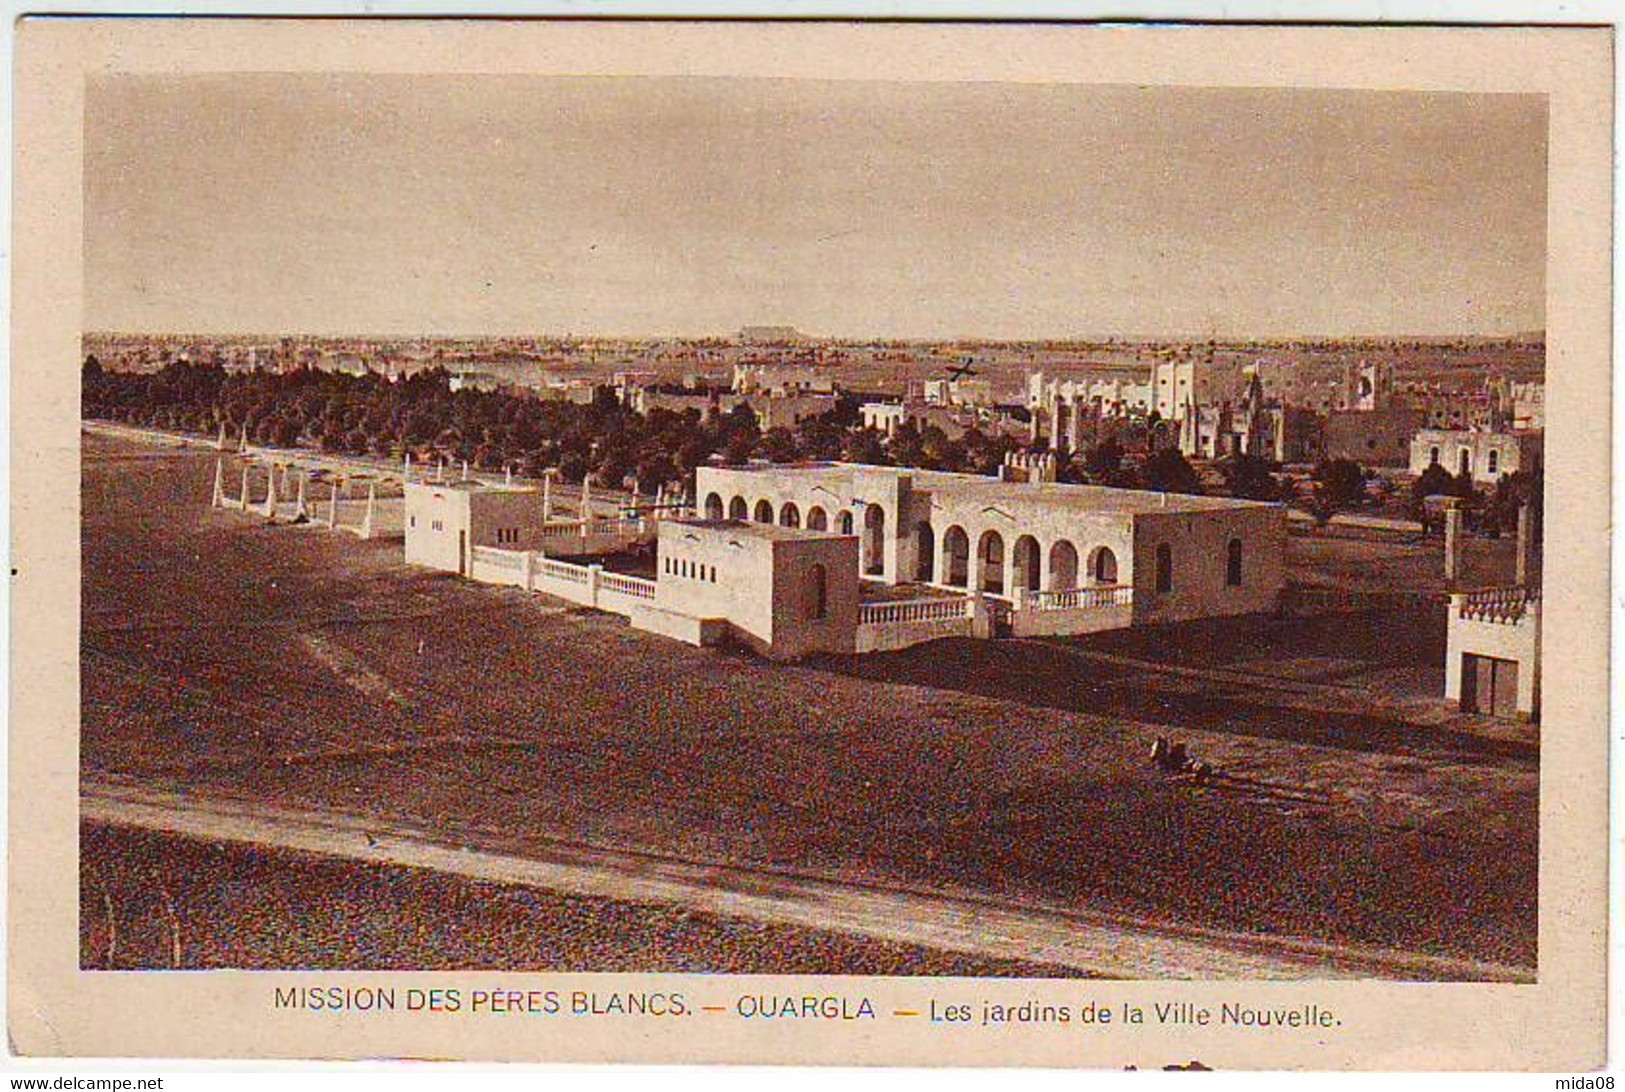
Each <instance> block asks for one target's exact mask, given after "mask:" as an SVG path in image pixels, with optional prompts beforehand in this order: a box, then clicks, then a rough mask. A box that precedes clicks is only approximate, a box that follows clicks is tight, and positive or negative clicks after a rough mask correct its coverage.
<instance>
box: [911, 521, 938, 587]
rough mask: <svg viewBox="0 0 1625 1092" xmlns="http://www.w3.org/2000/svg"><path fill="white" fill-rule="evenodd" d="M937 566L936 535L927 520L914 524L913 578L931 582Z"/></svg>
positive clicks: (927, 582)
mask: <svg viewBox="0 0 1625 1092" xmlns="http://www.w3.org/2000/svg"><path fill="white" fill-rule="evenodd" d="M936 568H937V536H936V534H935V532H933V531H932V530H931V523H930V521H929V520H923V519H922V520H921V521H920V522H919V523H916V524H915V525H914V579H915V580H918V581H919V582H920V583H922V584H929V583H931V581H932V579H933V578H934V576H935V575H936Z"/></svg>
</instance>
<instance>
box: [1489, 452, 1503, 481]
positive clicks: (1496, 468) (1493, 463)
mask: <svg viewBox="0 0 1625 1092" xmlns="http://www.w3.org/2000/svg"><path fill="white" fill-rule="evenodd" d="M1488 469H1489V475H1490V477H1492V478H1493V477H1495V475H1496V474H1497V473H1499V472H1500V469H1501V452H1500V450H1499V449H1497V448H1493V447H1492V448H1490V453H1489V466H1488Z"/></svg>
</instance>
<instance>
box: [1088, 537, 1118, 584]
mask: <svg viewBox="0 0 1625 1092" xmlns="http://www.w3.org/2000/svg"><path fill="white" fill-rule="evenodd" d="M1089 576H1090V578H1091V579H1092V580H1094V582H1095V583H1096V584H1115V583H1117V555H1116V554H1114V553H1112V549H1111V547H1110V546H1101V547H1098V548H1097V549H1096V550H1095V552H1094V554H1093V555H1092V556H1091V557H1090V559H1089Z"/></svg>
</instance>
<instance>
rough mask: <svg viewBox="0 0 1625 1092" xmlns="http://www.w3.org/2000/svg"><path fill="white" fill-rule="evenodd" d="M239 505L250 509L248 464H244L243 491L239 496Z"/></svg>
mask: <svg viewBox="0 0 1625 1092" xmlns="http://www.w3.org/2000/svg"><path fill="white" fill-rule="evenodd" d="M237 507H238V508H241V509H242V510H243V511H244V512H246V511H248V464H247V463H244V464H243V491H242V492H241V493H240V494H238V496H237Z"/></svg>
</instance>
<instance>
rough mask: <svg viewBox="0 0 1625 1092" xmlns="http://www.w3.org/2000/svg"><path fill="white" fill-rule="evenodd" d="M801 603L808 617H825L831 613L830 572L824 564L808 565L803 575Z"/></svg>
mask: <svg viewBox="0 0 1625 1092" xmlns="http://www.w3.org/2000/svg"><path fill="white" fill-rule="evenodd" d="M801 603H802V607H803V610H804V612H805V615H806V617H807V618H810V619H817V618H823V617H824V616H825V615H827V614H828V613H829V581H828V574H827V573H825V571H824V567H823V566H822V565H811V566H808V568H807V572H806V574H805V575H804V576H803V577H802V596H801Z"/></svg>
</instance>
